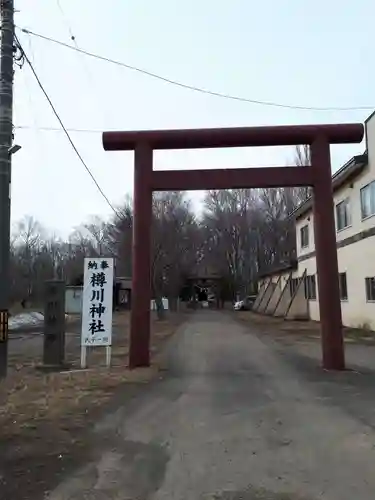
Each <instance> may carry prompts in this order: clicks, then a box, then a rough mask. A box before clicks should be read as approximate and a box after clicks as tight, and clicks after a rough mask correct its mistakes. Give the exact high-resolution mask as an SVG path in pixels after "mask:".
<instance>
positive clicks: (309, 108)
mask: <svg viewBox="0 0 375 500" xmlns="http://www.w3.org/2000/svg"><path fill="white" fill-rule="evenodd" d="M18 29H20V30H21V31H22V32H23V33H26V34H28V35H32V36H35V37H37V38H41V39H42V40H45V41H48V42H52V43H54V44H57V45H60V46H62V47H65V48H67V49H70V50H75V51H76V52H80V53H81V54H84V55H86V56H89V57H93V58H95V59H99V60H100V61H105V62H109V63H111V64H116V65H117V66H121V67H123V68H127V69H130V70H132V71H136V72H138V73H141V74H143V75H146V76H150V77H152V78H155V79H157V80H161V81H163V82H165V83H170V84H171V85H175V86H177V87H181V88H183V89H187V90H192V91H194V92H200V93H202V94H207V95H211V96H215V97H221V98H223V99H231V100H233V101H240V102H247V103H250V104H257V105H259V106H272V107H277V108H286V109H296V110H303V111H369V110H371V111H372V110H373V109H374V107H375V106H349V107H314V106H299V105H291V104H284V103H279V102H273V101H261V100H258V99H249V98H247V97H241V96H235V95H231V94H225V93H221V92H215V91H212V90H207V89H204V88H201V87H196V86H194V85H188V84H186V83H182V82H179V81H177V80H172V79H170V78H166V77H164V76H161V75H158V74H156V73H152V72H151V71H148V70H145V69H142V68H138V67H137V66H132V65H131V64H126V63H124V62H121V61H117V60H115V59H110V58H109V57H104V56H100V55H99V54H95V53H93V52H89V51H87V50H83V49H80V48H79V47H78V46H76V47H73V46H72V45H69V44H67V43H65V42H61V41H60V40H56V39H54V38H50V37H48V36H45V35H41V34H40V33H35V32H33V31H30V30H28V29H26V28H19V27H18Z"/></svg>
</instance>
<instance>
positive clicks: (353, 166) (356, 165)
mask: <svg viewBox="0 0 375 500" xmlns="http://www.w3.org/2000/svg"><path fill="white" fill-rule="evenodd" d="M367 162H368V155H367V151H365V152H364V153H363V154H362V155H357V156H353V158H351V159H350V160H349V161H348V162H346V163H345V165H343V166H342V167H341V168H340V169H339V170H338V171H337V172H335V173H334V174H333V176H332V188H333V192H335V191H338V190H339V189H340V188H341V187H342V186H343V185H345V184H346V183H348V182H349V181H352V180H354V179H355V178H356V177H358V175H359V174H360V173H361V172H362V171H363V169H364V168H365V167H366V166H367ZM312 206H313V202H312V198H311V197H310V198H308V199H307V200H306V201H305V202H304V203H302V204H301V205H300V206H299V207H297V208H296V209H295V210H294V211H293V212H292V213H291V214H290V216H291V217H294V218H295V219H299V218H300V217H302V216H303V215H305V214H307V213H308V212H309V211H310V210H312Z"/></svg>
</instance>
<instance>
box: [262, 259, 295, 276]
mask: <svg viewBox="0 0 375 500" xmlns="http://www.w3.org/2000/svg"><path fill="white" fill-rule="evenodd" d="M297 268H298V261H297V259H291V260H289V261H287V262H281V263H280V262H279V263H278V264H276V265H274V266H271V267H269V268H268V269H267V271H264V272H262V271H261V272H260V273H258V279H261V278H268V277H269V276H273V275H274V274H281V273H286V272H288V271H289V272H290V271H295V270H296V269H297Z"/></svg>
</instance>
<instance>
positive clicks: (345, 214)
mask: <svg viewBox="0 0 375 500" xmlns="http://www.w3.org/2000/svg"><path fill="white" fill-rule="evenodd" d="M336 223H337V231H340V230H341V229H344V228H346V227H348V226H350V224H351V223H352V221H351V214H350V203H349V198H346V199H345V200H343V201H341V202H340V203H338V204H337V205H336Z"/></svg>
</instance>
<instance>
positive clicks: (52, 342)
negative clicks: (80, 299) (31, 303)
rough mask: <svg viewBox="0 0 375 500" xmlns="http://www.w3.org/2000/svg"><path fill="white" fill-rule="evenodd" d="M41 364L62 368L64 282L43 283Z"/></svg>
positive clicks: (63, 348)
mask: <svg viewBox="0 0 375 500" xmlns="http://www.w3.org/2000/svg"><path fill="white" fill-rule="evenodd" d="M44 301H45V302H44V304H45V305H44V344H43V364H44V365H45V366H50V367H53V366H55V367H56V368H57V367H62V366H63V365H64V355H65V282H64V281H60V280H50V281H46V283H45V295H44Z"/></svg>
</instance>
